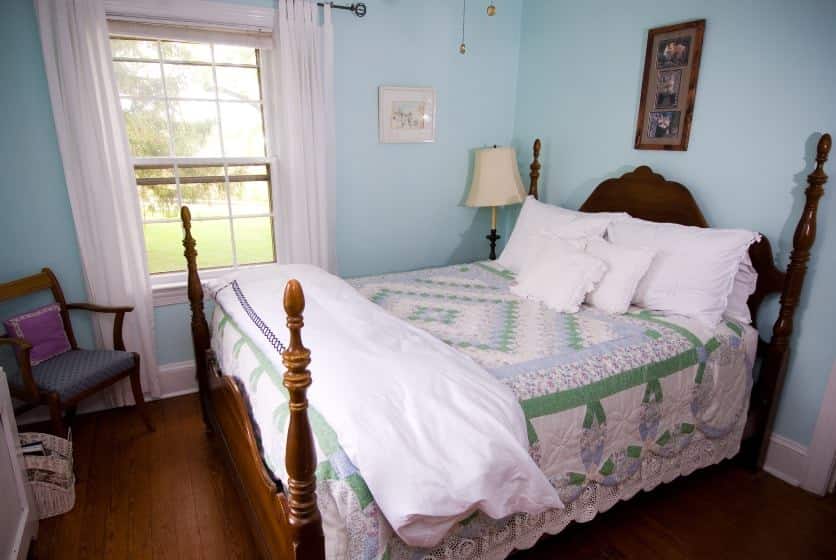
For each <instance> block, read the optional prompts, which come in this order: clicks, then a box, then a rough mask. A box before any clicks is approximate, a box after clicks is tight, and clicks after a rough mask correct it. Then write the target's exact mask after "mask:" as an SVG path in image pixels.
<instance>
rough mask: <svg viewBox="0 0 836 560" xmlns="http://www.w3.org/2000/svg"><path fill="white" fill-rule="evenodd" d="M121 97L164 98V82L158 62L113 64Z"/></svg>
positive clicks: (116, 62) (117, 62)
mask: <svg viewBox="0 0 836 560" xmlns="http://www.w3.org/2000/svg"><path fill="white" fill-rule="evenodd" d="M113 72H114V74H116V86H117V87H118V88H119V95H133V96H140V97H162V95H163V80H162V76H161V75H160V64H159V63H158V62H119V61H115V62H114V63H113Z"/></svg>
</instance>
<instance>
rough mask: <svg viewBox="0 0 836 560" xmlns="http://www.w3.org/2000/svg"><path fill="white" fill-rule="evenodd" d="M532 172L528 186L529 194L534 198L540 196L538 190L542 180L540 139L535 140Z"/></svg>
mask: <svg viewBox="0 0 836 560" xmlns="http://www.w3.org/2000/svg"><path fill="white" fill-rule="evenodd" d="M530 168H531V173H529V174H528V176H529V177H530V178H531V182H530V183H529V187H528V194H530V195H531V196H533V197H534V198H540V197H539V193H538V192H537V182H538V181H539V180H540V139H539V138H538V139H536V140H535V141H534V161H532V162H531V167H530Z"/></svg>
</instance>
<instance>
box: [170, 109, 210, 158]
mask: <svg viewBox="0 0 836 560" xmlns="http://www.w3.org/2000/svg"><path fill="white" fill-rule="evenodd" d="M169 107H170V109H171V127H172V130H173V132H174V153H175V155H178V156H220V155H221V144H220V139H219V135H218V113H217V108H216V106H215V102H214V101H171V102H169Z"/></svg>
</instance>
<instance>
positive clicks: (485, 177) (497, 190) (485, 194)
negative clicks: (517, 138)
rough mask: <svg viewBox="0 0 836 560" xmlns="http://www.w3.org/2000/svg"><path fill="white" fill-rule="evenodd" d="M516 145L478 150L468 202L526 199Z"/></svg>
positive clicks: (478, 204) (499, 202) (485, 203)
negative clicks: (513, 146)
mask: <svg viewBox="0 0 836 560" xmlns="http://www.w3.org/2000/svg"><path fill="white" fill-rule="evenodd" d="M525 194H526V193H525V188H524V187H523V184H522V179H520V170H519V168H518V167H517V152H516V151H514V148H507V147H499V148H485V149H482V150H476V157H475V159H474V162H473V182H471V183H470V192H469V193H468V195H467V200H466V201H465V205H467V206H476V207H481V206H505V205H506V204H517V203H519V202H522V201H523V200H525Z"/></svg>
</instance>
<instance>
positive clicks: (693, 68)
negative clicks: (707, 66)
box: [636, 19, 705, 151]
mask: <svg viewBox="0 0 836 560" xmlns="http://www.w3.org/2000/svg"><path fill="white" fill-rule="evenodd" d="M704 34H705V20H704V19H700V20H697V21H689V22H688V23H680V24H677V25H669V26H667V27H657V28H656V29H651V30H650V31H649V32H648V33H647V52H646V53H645V59H644V79H643V80H642V96H641V100H640V102H639V117H638V122H637V124H636V149H637V150H679V151H684V150H687V149H688V137H689V136H690V134H691V119H692V118H693V116H694V98H695V97H696V94H697V76H698V75H699V71H700V55H701V54H702V38H703V35H704Z"/></svg>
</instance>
